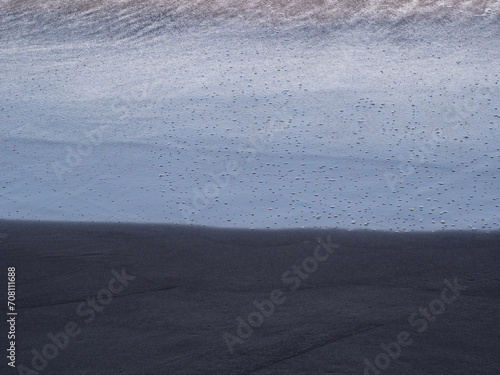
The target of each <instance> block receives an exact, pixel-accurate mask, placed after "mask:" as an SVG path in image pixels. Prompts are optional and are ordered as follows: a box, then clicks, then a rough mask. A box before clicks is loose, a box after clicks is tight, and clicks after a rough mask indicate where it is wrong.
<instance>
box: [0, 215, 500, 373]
mask: <svg viewBox="0 0 500 375" xmlns="http://www.w3.org/2000/svg"><path fill="white" fill-rule="evenodd" d="M0 224H1V225H0V228H1V232H2V239H1V242H0V250H1V251H0V262H1V264H2V265H3V266H4V267H5V268H6V267H15V268H16V271H15V272H16V287H17V289H16V298H17V299H16V307H17V312H18V315H17V317H16V319H17V330H18V337H17V340H16V342H17V363H16V364H17V366H18V370H19V366H20V365H24V366H26V367H27V368H30V369H34V368H33V364H32V361H33V360H34V359H33V358H34V357H36V353H37V352H38V353H43V350H44V348H45V350H46V351H47V354H48V356H49V358H52V359H50V360H47V364H46V367H43V362H37V360H35V362H33V363H34V365H35V366H39V369H40V368H42V367H43V369H42V371H40V372H39V373H41V374H68V373H70V374H94V375H98V374H313V373H314V374H375V373H377V374H378V373H383V374H436V375H437V374H445V373H453V374H464V375H465V374H472V373H473V374H491V375H493V374H498V371H499V369H500V362H499V358H500V357H499V356H498V347H497V344H498V340H499V334H500V323H499V319H498V318H499V315H500V301H499V296H500V267H498V266H499V260H500V259H499V258H500V255H499V252H498V244H499V241H500V234H499V233H498V232H496V233H490V234H486V233H482V232H454V233H450V232H440V233H387V232H368V231H342V230H281V231H278V230H268V231H265V230H253V231H252V230H235V229H213V228H201V227H186V226H165V225H163V226H161V225H145V224H143V225H124V224H121V225H120V224H69V223H32V222H10V221H2V222H1V223H0ZM4 271H5V272H2V275H1V277H2V284H3V281H5V280H4V278H5V277H6V270H4ZM266 301H267V302H266ZM272 301H274V302H272ZM421 309H425V310H423V311H422V310H421ZM425 314H427V316H428V317H427V318H426V317H425ZM412 316H413V320H412ZM241 321H244V322H246V323H241ZM249 322H250V324H252V325H253V327H252V325H249ZM3 324H5V322H3ZM240 325H241V326H240ZM66 332H69V333H71V334H73V335H74V336H71V335H67V336H66V337H67V338H68V340H67V341H64V339H63V338H64V337H63V336H61V334H62V333H66ZM51 333H52V334H53V335H54V337H56V338H57V337H59V343H60V345H61V347H64V348H63V349H58V353H57V355H56V356H55V357H52V356H53V354H54V353H53V351H51V348H50V347H49V348H48V349H47V348H46V346H47V345H53V346H54V345H55V344H54V341H51V338H50V334H51ZM61 337H62V338H61ZM398 339H399V340H400V341H401V343H403V344H404V345H400V344H392V346H391V343H393V342H396V343H397V342H398ZM56 340H57V339H56ZM63 344H64V345H63ZM383 345H386V346H387V345H389V349H387V350H388V352H387V351H386V350H384V347H383ZM398 345H399V349H398ZM391 348H392V349H391ZM52 349H53V348H52ZM33 350H34V351H35V352H33ZM381 353H382V354H381ZM384 353H391V355H392V356H393V357H394V358H391V357H389V356H388V354H384ZM377 356H378V359H377ZM384 357H386V358H385V359H388V360H389V362H387V361H386V362H384ZM37 358H38V357H37ZM38 361H41V360H40V359H38ZM366 361H369V363H371V364H373V366H375V363H378V364H379V365H381V366H382V367H383V370H381V369H379V368H375V369H373V368H369V369H367V368H368V367H369V365H367V363H368V362H366ZM377 361H378V362H377ZM2 362H3V363H2V366H5V359H4V360H3V361H2ZM385 366H387V367H385ZM5 367H6V366H5ZM7 369H8V368H7ZM365 371H367V372H365ZM376 371H380V372H376ZM2 373H13V374H14V373H16V374H17V372H15V371H10V372H4V371H3V370H2ZM20 373H22V372H20Z"/></svg>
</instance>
